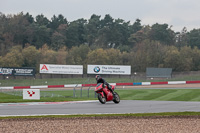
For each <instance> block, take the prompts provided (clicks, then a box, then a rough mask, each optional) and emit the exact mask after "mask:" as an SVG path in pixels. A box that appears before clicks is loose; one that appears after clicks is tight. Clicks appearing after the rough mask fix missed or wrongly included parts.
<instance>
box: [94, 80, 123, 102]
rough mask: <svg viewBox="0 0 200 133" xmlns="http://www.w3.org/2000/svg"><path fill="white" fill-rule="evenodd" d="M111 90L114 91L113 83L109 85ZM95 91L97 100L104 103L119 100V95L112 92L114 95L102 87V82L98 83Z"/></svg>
mask: <svg viewBox="0 0 200 133" xmlns="http://www.w3.org/2000/svg"><path fill="white" fill-rule="evenodd" d="M111 87H112V90H113V91H114V89H115V85H111ZM95 92H96V93H97V95H98V99H99V102H100V103H102V104H105V103H106V102H107V101H113V102H114V103H119V102H120V97H119V95H118V94H117V92H114V94H115V95H114V97H113V94H112V92H111V91H110V90H109V89H108V88H107V86H106V87H104V85H103V83H98V84H97V86H96V88H95Z"/></svg>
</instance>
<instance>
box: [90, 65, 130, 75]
mask: <svg viewBox="0 0 200 133" xmlns="http://www.w3.org/2000/svg"><path fill="white" fill-rule="evenodd" d="M87 73H88V74H117V75H131V66H124V65H123V66H119V65H88V66H87Z"/></svg>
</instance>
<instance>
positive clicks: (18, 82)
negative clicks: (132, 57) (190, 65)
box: [0, 76, 200, 87]
mask: <svg viewBox="0 0 200 133" xmlns="http://www.w3.org/2000/svg"><path fill="white" fill-rule="evenodd" d="M105 79H106V81H107V82H109V83H131V82H157V81H191V80H200V76H183V77H179V78H171V79H160V80H158V79H156V80H147V79H144V78H143V79H140V78H137V77H136V78H123V77H118V78H105ZM94 83H96V81H95V78H52V79H34V78H32V79H4V80H3V79H1V80H0V87H2V86H34V85H64V84H94Z"/></svg>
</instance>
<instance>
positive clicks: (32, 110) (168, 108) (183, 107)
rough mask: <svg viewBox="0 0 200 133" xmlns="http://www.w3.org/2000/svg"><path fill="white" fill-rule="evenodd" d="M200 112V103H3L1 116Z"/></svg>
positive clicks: (0, 105) (125, 101)
mask: <svg viewBox="0 0 200 133" xmlns="http://www.w3.org/2000/svg"><path fill="white" fill-rule="evenodd" d="M186 111H193V112H200V102H181V101H137V100H121V102H120V103H119V104H115V103H113V102H107V103H106V104H101V103H99V101H97V100H94V101H76V102H38V103H1V104H0V116H26V115H32V116H34V115H73V114H113V113H114V114H115V113H120V114H121V113H159V112H186Z"/></svg>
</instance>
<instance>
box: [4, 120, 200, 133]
mask: <svg viewBox="0 0 200 133" xmlns="http://www.w3.org/2000/svg"><path fill="white" fill-rule="evenodd" d="M0 132H1V133H199V132H200V116H176V117H173V116H171V117H169V116H160V117H155V116H154V117H100V118H99V117H91V118H29V119H28V118H24V119H3V120H0Z"/></svg>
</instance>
